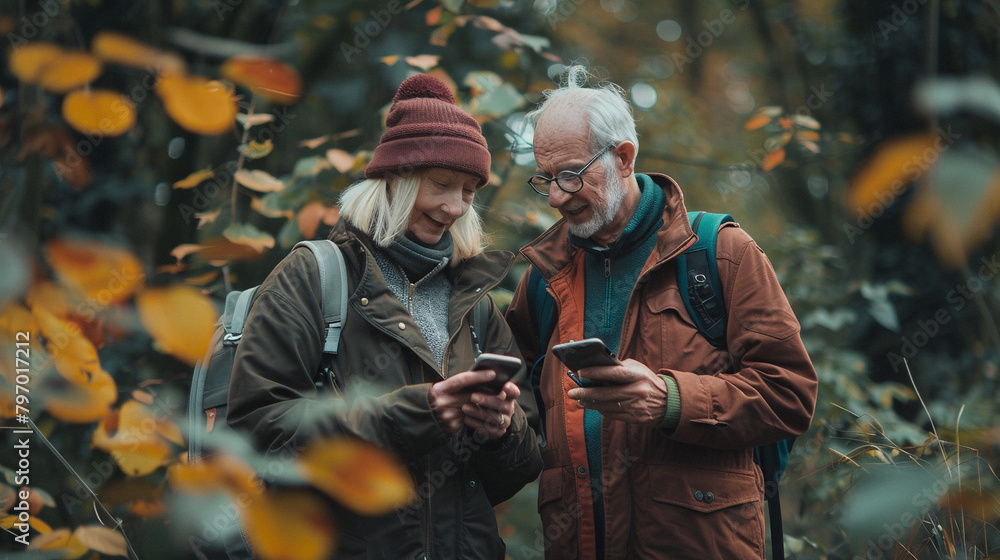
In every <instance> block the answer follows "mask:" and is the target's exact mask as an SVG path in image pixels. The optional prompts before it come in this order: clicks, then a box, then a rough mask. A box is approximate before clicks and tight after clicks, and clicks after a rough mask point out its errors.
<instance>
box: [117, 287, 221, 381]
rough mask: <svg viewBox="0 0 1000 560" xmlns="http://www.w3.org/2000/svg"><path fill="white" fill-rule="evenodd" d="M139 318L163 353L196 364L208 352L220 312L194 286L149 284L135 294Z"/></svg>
mask: <svg viewBox="0 0 1000 560" xmlns="http://www.w3.org/2000/svg"><path fill="white" fill-rule="evenodd" d="M136 308H137V310H138V312H139V320H140V321H141V322H142V325H143V326H144V327H145V328H146V331H147V332H149V334H150V336H151V337H153V341H154V342H156V345H157V346H158V347H159V349H160V350H161V351H163V352H164V353H167V354H170V355H171V356H173V357H175V358H177V359H179V360H181V361H183V362H185V363H187V364H188V365H191V366H193V365H195V364H196V363H197V362H198V360H200V359H202V358H203V357H204V356H205V352H206V351H207V350H208V344H209V341H210V340H211V338H212V333H213V332H214V331H215V322H216V321H217V320H218V319H219V312H218V310H217V309H216V307H215V305H214V304H213V303H212V302H211V300H209V299H208V297H206V296H205V295H204V294H202V293H201V292H200V291H199V290H197V289H196V288H193V287H191V286H183V285H177V286H165V287H155V288H146V289H144V290H143V291H141V292H139V293H138V294H137V295H136Z"/></svg>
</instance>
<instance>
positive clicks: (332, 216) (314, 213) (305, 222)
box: [298, 200, 340, 239]
mask: <svg viewBox="0 0 1000 560" xmlns="http://www.w3.org/2000/svg"><path fill="white" fill-rule="evenodd" d="M339 218H340V208H339V207H337V206H332V207H327V206H325V205H324V204H323V203H322V202H320V201H318V200H317V201H313V202H310V203H309V204H306V205H305V206H303V207H302V209H301V210H299V215H298V225H299V231H300V232H301V233H302V236H303V237H304V238H306V239H313V238H314V237H315V236H316V230H317V229H319V224H320V222H322V223H324V224H326V225H328V226H332V225H334V224H336V223H337V220H338V219H339Z"/></svg>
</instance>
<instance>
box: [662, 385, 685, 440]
mask: <svg viewBox="0 0 1000 560" xmlns="http://www.w3.org/2000/svg"><path fill="white" fill-rule="evenodd" d="M660 378H661V379H663V382H664V383H666V384H667V411H666V412H665V413H664V414H663V420H662V421H661V422H660V429H661V430H666V431H667V432H670V433H673V431H674V430H676V429H677V425H678V424H680V423H681V392H680V391H679V390H678V389H677V380H676V379H674V378H673V376H670V375H666V374H663V373H661V374H660Z"/></svg>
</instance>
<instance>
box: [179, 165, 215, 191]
mask: <svg viewBox="0 0 1000 560" xmlns="http://www.w3.org/2000/svg"><path fill="white" fill-rule="evenodd" d="M214 175H215V171H214V170H213V169H212V168H211V167H206V168H205V169H202V170H200V171H195V172H194V173H192V174H190V175H188V176H187V177H185V178H183V179H181V180H180V181H176V182H174V188H175V189H193V188H194V187H197V186H198V185H200V184H202V182H204V181H207V180H209V179H211V178H212V176H214Z"/></svg>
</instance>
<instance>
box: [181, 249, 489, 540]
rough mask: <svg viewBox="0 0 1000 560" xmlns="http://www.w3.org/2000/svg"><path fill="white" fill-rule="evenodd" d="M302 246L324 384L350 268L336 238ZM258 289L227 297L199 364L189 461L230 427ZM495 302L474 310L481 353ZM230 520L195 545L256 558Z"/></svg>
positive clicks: (337, 337) (205, 451)
mask: <svg viewBox="0 0 1000 560" xmlns="http://www.w3.org/2000/svg"><path fill="white" fill-rule="evenodd" d="M299 246H302V247H305V248H307V249H309V250H310V251H312V252H313V255H315V257H316V262H317V263H318V265H319V277H320V286H321V290H322V300H321V306H322V311H323V323H324V324H325V325H326V340H325V342H324V344H323V358H322V359H321V361H320V367H319V371H317V373H316V386H317V387H322V386H323V385H324V384H326V383H327V382H328V381H329V382H330V383H333V377H332V366H331V364H332V362H333V357H334V356H335V355H336V354H337V346H338V345H339V343H340V333H341V329H342V328H343V325H344V318H345V317H346V316H347V300H348V296H347V282H348V281H347V267H346V264H345V262H344V255H343V254H342V253H341V251H340V248H339V247H338V246H337V244H336V243H334V242H332V241H329V240H322V241H300V242H299V243H297V244H296V245H295V247H299ZM293 249H294V248H293ZM258 288H259V286H254V287H253V288H248V289H246V290H242V291H232V292H230V293H228V294H227V295H226V303H225V308H224V310H223V313H222V316H221V317H219V321H218V323H217V324H216V328H215V333H214V334H213V335H212V340H211V342H210V343H209V347H208V352H207V353H206V354H205V357H204V358H202V360H201V361H200V362H198V364H197V365H196V366H195V369H194V374H193V376H192V379H191V393H190V395H189V400H188V460H190V461H197V460H200V459H202V458H203V457H205V456H206V455H208V453H209V452H210V449H209V447H210V446H207V445H206V437H207V435H208V434H209V433H220V432H227V431H231V428H229V425H228V423H227V422H226V411H227V408H228V406H227V405H228V398H229V378H230V376H231V374H232V369H233V361H234V358H235V357H236V346H237V345H238V344H239V342H240V339H242V337H243V327H244V326H245V325H246V320H247V315H248V314H249V312H250V304H251V303H252V302H253V298H254V296H255V295H256V293H257V289H258ZM490 301H492V299H491V297H490V296H489V294H487V295H486V296H485V297H483V298H481V299H480V300H479V301H478V302H477V304H476V306H475V307H473V308H472V323H471V324H470V331H471V334H472V341H473V345H474V348H475V352H476V354H480V353H482V350H481V348H480V343H479V335H478V334H477V333H483V335H485V333H486V332H487V330H486V329H487V323H488V321H489V313H490V305H489V302H490ZM231 521H232V523H233V526H232V528H233V529H234V530H231V531H228V532H221V534H220V538H219V539H217V540H213V541H212V542H206V541H204V540H198V539H192V544H193V546H194V547H195V548H196V552H197V553H198V554H199V556H200V557H202V558H206V559H208V560H215V559H220V560H221V559H229V560H251V559H252V558H253V555H252V553H251V550H250V545H249V543H248V541H247V539H246V537H245V536H244V535H243V529H242V527H240V526H239V525H238V520H237V519H235V517H234V518H232V519H231ZM235 529H239V530H235ZM195 541H197V542H195ZM220 541H221V542H220Z"/></svg>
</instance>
